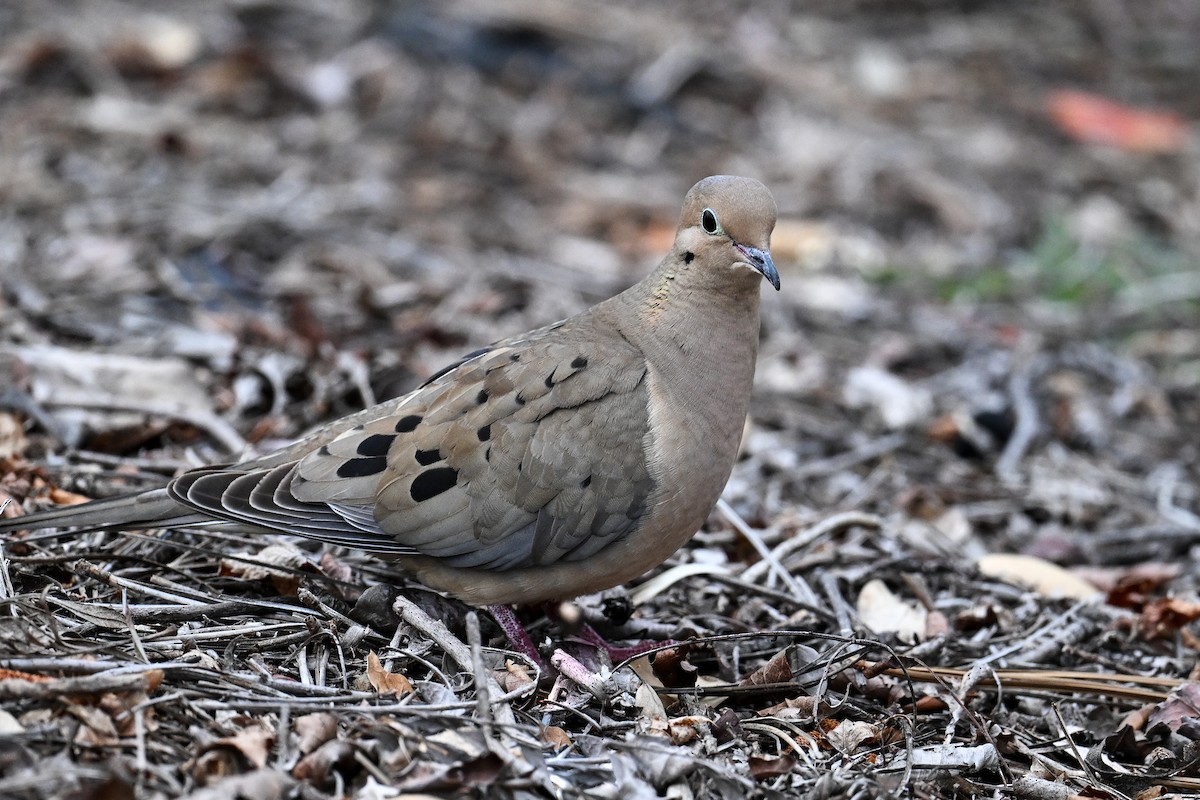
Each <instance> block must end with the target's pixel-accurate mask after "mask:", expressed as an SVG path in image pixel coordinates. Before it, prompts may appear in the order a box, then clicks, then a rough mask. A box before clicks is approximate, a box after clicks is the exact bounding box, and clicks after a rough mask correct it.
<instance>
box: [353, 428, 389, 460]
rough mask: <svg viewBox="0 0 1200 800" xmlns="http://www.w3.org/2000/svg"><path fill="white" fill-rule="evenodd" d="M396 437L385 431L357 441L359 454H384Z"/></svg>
mask: <svg viewBox="0 0 1200 800" xmlns="http://www.w3.org/2000/svg"><path fill="white" fill-rule="evenodd" d="M395 440H396V437H395V436H393V435H391V434H387V433H376V434H372V435H371V436H368V437H367V438H365V439H363V440H362V441H361V442H359V443H358V454H359V455H360V456H386V455H387V452H388V450H389V449H390V448H391V446H392V442H394V441H395Z"/></svg>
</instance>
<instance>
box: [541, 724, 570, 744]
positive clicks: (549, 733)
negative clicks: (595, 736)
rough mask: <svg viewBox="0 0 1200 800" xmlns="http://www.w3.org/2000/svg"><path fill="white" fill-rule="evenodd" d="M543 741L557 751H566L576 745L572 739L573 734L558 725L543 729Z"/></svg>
mask: <svg viewBox="0 0 1200 800" xmlns="http://www.w3.org/2000/svg"><path fill="white" fill-rule="evenodd" d="M542 741H543V742H545V743H546V744H548V745H550V746H551V747H553V748H554V749H555V750H563V749H566V748H568V747H570V746H571V745H573V744H574V743H575V741H574V740H573V739H572V738H571V734H569V733H567V732H566V731H565V730H563V729H562V728H560V727H558V726H557V725H547V726H546V727H545V728H542Z"/></svg>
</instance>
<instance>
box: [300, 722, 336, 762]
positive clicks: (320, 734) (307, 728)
mask: <svg viewBox="0 0 1200 800" xmlns="http://www.w3.org/2000/svg"><path fill="white" fill-rule="evenodd" d="M292 733H293V735H294V736H295V737H296V749H297V750H299V751H300V752H301V753H305V754H307V753H311V752H312V751H314V750H316V749H317V748H318V747H320V746H321V745H323V744H325V743H326V742H328V741H329V740H330V739H332V738H333V737H335V736H337V717H336V716H335V715H333V714H330V713H327V712H323V711H321V712H317V713H315V714H305V715H304V716H302V717H297V718H296V721H295V722H294V723H292Z"/></svg>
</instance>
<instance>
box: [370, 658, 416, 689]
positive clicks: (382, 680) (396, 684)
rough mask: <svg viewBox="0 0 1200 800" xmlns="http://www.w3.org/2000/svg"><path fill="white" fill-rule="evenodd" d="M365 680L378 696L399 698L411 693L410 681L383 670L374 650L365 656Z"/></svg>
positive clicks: (397, 674)
mask: <svg viewBox="0 0 1200 800" xmlns="http://www.w3.org/2000/svg"><path fill="white" fill-rule="evenodd" d="M367 680H369V681H370V682H371V687H372V688H373V689H374V690H375V691H377V692H379V693H380V694H394V695H396V696H397V697H399V696H400V695H405V694H408V693H410V692H412V691H413V685H412V681H410V680H409V679H408V678H406V677H404V676H403V675H401V674H400V673H399V672H388V671H387V670H386V669H384V668H383V664H381V663H380V662H379V656H378V655H377V654H376V653H375V651H374V650H372V651H371V652H370V653H368V654H367Z"/></svg>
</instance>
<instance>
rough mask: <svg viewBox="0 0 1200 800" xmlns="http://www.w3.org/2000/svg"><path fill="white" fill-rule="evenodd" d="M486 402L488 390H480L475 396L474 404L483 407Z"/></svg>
mask: <svg viewBox="0 0 1200 800" xmlns="http://www.w3.org/2000/svg"><path fill="white" fill-rule="evenodd" d="M487 401H488V390H487V389H480V390H479V394H477V395H475V402H476V403H478V404H479V405H483V404H484V403H486V402H487Z"/></svg>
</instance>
